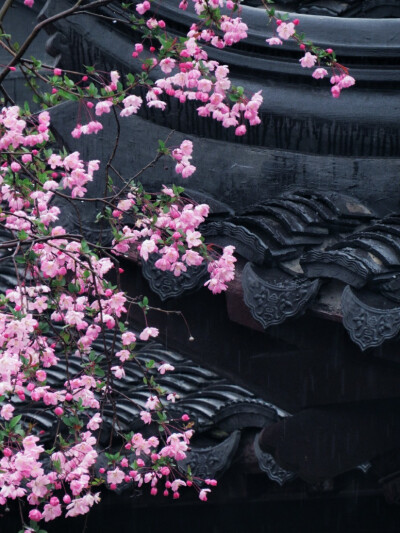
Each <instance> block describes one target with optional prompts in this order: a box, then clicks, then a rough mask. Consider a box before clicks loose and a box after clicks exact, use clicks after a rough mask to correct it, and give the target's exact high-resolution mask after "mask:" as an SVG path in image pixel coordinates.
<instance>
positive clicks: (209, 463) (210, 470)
mask: <svg viewBox="0 0 400 533" xmlns="http://www.w3.org/2000/svg"><path fill="white" fill-rule="evenodd" d="M239 441H240V431H239V430H237V431H234V432H233V433H232V434H231V435H229V437H228V438H226V439H225V440H224V441H222V442H221V443H219V444H217V445H216V446H209V447H207V448H196V447H195V446H193V447H192V449H191V450H190V452H189V453H188V454H187V457H186V459H184V460H183V461H180V462H179V465H180V468H181V469H182V470H186V468H187V466H189V465H190V468H191V470H192V473H193V475H194V476H196V477H200V478H202V479H208V478H211V479H212V478H215V477H217V475H221V474H222V473H223V472H224V471H225V470H226V469H227V468H229V465H230V464H231V461H232V458H233V456H234V455H235V452H236V450H237V447H238V444H239Z"/></svg>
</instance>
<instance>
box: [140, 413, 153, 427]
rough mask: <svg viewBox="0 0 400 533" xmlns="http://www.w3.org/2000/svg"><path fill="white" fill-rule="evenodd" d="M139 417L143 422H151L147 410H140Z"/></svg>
mask: <svg viewBox="0 0 400 533" xmlns="http://www.w3.org/2000/svg"><path fill="white" fill-rule="evenodd" d="M140 418H141V419H142V420H143V422H144V423H145V424H151V414H150V413H149V412H148V411H140Z"/></svg>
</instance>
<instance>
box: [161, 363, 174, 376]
mask: <svg viewBox="0 0 400 533" xmlns="http://www.w3.org/2000/svg"><path fill="white" fill-rule="evenodd" d="M173 370H175V367H174V366H172V365H170V364H169V363H163V364H162V365H160V366H159V367H158V371H159V372H160V374H165V372H170V371H173Z"/></svg>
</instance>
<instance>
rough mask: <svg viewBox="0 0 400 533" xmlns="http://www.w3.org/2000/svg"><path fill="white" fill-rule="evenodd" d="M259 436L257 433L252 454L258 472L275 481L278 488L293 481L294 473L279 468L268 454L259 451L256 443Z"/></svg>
mask: <svg viewBox="0 0 400 533" xmlns="http://www.w3.org/2000/svg"><path fill="white" fill-rule="evenodd" d="M259 435H260V434H259V433H258V434H257V435H256V437H255V439H254V452H255V454H256V457H257V459H258V465H259V467H260V470H262V471H263V472H265V473H266V474H267V476H268V477H269V479H271V480H272V481H276V482H277V483H278V484H279V485H280V486H282V485H284V484H285V483H287V482H288V481H291V480H292V479H294V478H295V477H296V474H295V473H294V472H290V470H285V469H284V468H282V467H280V466H279V465H278V463H277V462H276V461H275V459H274V458H273V456H272V455H271V454H270V453H265V452H263V451H261V448H260V445H259V442H258V438H259Z"/></svg>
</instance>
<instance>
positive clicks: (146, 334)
mask: <svg viewBox="0 0 400 533" xmlns="http://www.w3.org/2000/svg"><path fill="white" fill-rule="evenodd" d="M150 337H158V329H157V328H152V327H147V328H144V330H143V331H142V332H141V334H140V335H139V338H140V340H141V341H148V340H149V338H150Z"/></svg>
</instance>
